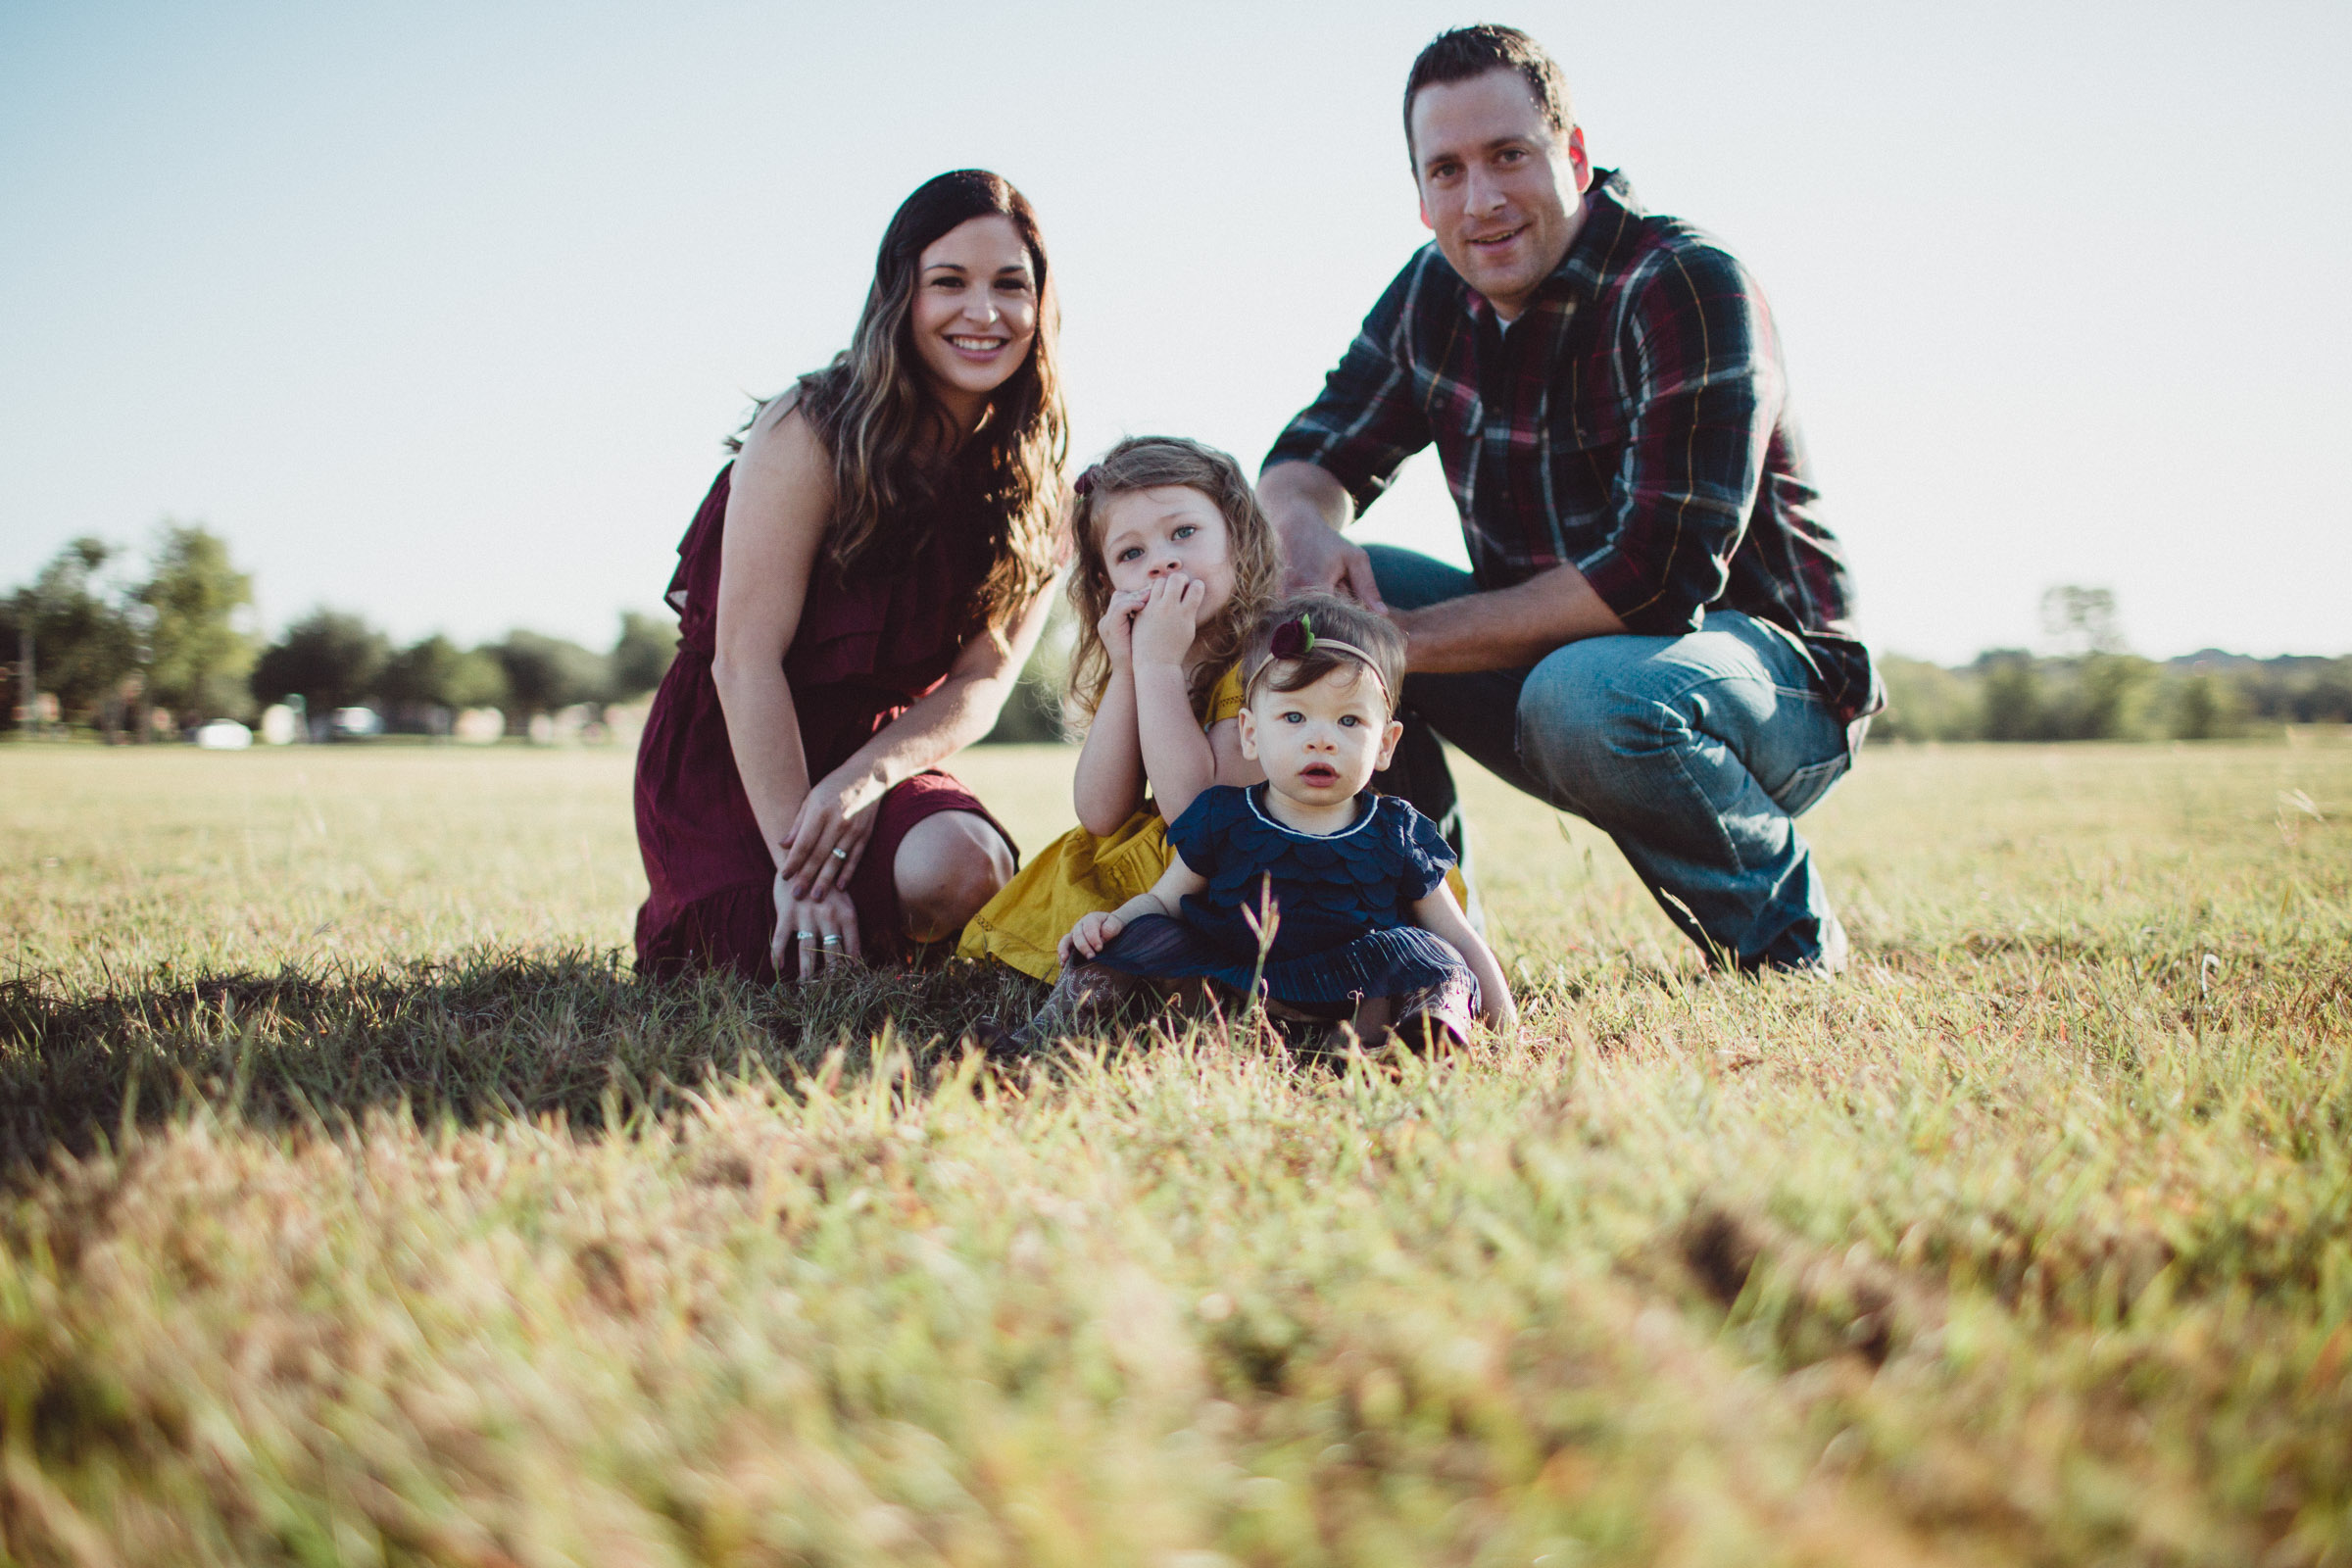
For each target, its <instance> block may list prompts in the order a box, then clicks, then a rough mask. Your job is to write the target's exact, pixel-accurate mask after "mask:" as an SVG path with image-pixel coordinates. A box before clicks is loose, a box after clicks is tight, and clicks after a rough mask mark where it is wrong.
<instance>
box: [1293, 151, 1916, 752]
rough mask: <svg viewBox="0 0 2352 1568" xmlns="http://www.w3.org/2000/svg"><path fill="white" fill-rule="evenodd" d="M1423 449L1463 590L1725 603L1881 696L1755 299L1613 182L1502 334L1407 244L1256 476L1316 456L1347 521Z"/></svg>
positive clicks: (1679, 227)
mask: <svg viewBox="0 0 2352 1568" xmlns="http://www.w3.org/2000/svg"><path fill="white" fill-rule="evenodd" d="M1432 441H1435V442H1436V443H1437V446H1438V456H1439V457H1440V459H1441V460H1442V461H1443V462H1444V464H1445V466H1446V484H1447V485H1448V486H1449V487H1450V488H1451V489H1452V491H1453V499H1454V504H1455V505H1456V506H1457V507H1458V508H1459V509H1460V510H1461V515H1462V533H1463V536H1464V540H1465V542H1466V543H1467V545H1468V547H1469V554H1470V561H1471V566H1472V570H1473V572H1474V573H1475V575H1476V577H1477V580H1478V584H1479V586H1480V587H1481V588H1482V589H1488V590H1492V589H1496V588H1504V587H1508V586H1510V585H1512V584H1514V583H1518V582H1522V581H1524V580H1526V579H1527V578H1529V577H1531V576H1534V575H1535V574H1536V573H1537V572H1540V571H1543V570H1544V569H1546V568H1548V567H1552V566H1556V565H1560V564H1571V565H1574V566H1575V567H1576V568H1577V569H1578V570H1579V571H1581V572H1583V573H1584V575H1585V578H1586V580H1587V581H1588V582H1590V583H1592V585H1593V591H1594V592H1595V593H1597V594H1598V595H1599V596H1600V598H1601V600H1602V602H1603V603H1605V604H1606V605H1608V607H1609V608H1610V609H1611V610H1613V611H1615V612H1616V613H1617V615H1618V617H1619V618H1620V619H1622V620H1623V621H1624V622H1625V624H1626V627H1627V629H1629V630H1631V631H1634V632H1640V633H1649V634H1662V635H1669V636H1671V635H1674V634H1677V633H1681V632H1688V631H1695V630H1697V629H1699V627H1700V626H1701V625H1702V624H1703V623H1704V622H1705V619H1706V613H1707V611H1708V610H1709V609H1710V608H1712V607H1715V606H1722V607H1723V608H1725V609H1730V610H1738V611H1742V612H1744V613H1747V614H1749V615H1752V616H1755V617H1756V618H1757V619H1759V620H1766V621H1770V622H1772V623H1774V624H1775V625H1778V626H1781V627H1784V628H1785V629H1787V630H1788V631H1789V632H1791V633H1793V634H1794V635H1795V636H1796V638H1797V640H1798V641H1799V642H1800V643H1801V644H1802V646H1803V647H1804V649H1805V651H1806V652H1807V653H1808V654H1809V655H1810V656H1811V659H1812V661H1813V666H1814V670H1815V673H1816V675H1817V677H1818V679H1819V682H1820V689H1821V693H1822V695H1823V697H1824V698H1825V699H1826V700H1827V701H1828V702H1829V703H1830V705H1831V706H1832V707H1833V708H1834V709H1836V710H1837V711H1838V713H1839V714H1840V715H1841V716H1843V717H1845V718H1847V719H1849V720H1850V719H1852V718H1855V717H1857V716H1859V715H1862V714H1865V713H1869V712H1873V711H1877V710H1878V709H1879V708H1880V707H1882V706H1883V698H1882V697H1881V695H1880V686H1879V681H1878V677H1877V673H1876V671H1875V670H1874V669H1873V667H1872V664H1871V658H1870V651H1869V649H1868V648H1867V647H1865V646H1864V645H1863V643H1862V641H1861V639H1860V638H1859V637H1858V636H1857V635H1855V633H1854V631H1853V629H1852V627H1851V625H1850V624H1849V623H1848V620H1847V616H1848V613H1849V608H1848V607H1849V605H1850V603H1851V601H1852V598H1853V590H1852V583H1851V581H1850V579H1849V577H1848V575H1847V572H1846V566H1845V560H1844V557H1843V555H1842V553H1841V552H1840V551H1839V549H1838V541H1837V539H1836V537H1835V536H1834V535H1832V534H1831V533H1830V531H1829V530H1828V529H1827V528H1825V527H1824V526H1822V524H1821V523H1820V522H1819V521H1818V520H1817V519H1816V517H1815V515H1814V503H1815V501H1816V499H1817V495H1818V492H1816V491H1815V489H1814V488H1813V483H1812V480H1811V479H1810V478H1809V477H1808V475H1807V472H1806V464H1805V456H1804V448H1803V446H1802V443H1801V441H1800V439H1799V437H1798V434H1797V427H1796V419H1795V417H1794V416H1793V415H1792V414H1791V412H1790V411H1789V397H1788V388H1787V384H1786V379H1785V376H1784V374H1783V371H1782V368H1781V349H1780V340H1779V338H1778V337H1777V335H1776V334H1775V333H1774V330H1773V324H1772V314H1771V312H1770V310H1769V309H1768V308H1767V307H1766V305H1765V303H1764V296H1763V293H1762V292H1761V291H1760V290H1759V289H1758V288H1757V286H1756V283H1755V280H1754V279H1753V278H1751V277H1750V276H1748V274H1747V270H1746V269H1744V268H1742V267H1741V266H1740V264H1739V262H1737V261H1736V260H1734V259H1733V258H1732V256H1731V255H1730V254H1729V253H1728V252H1726V251H1725V250H1724V249H1723V247H1722V246H1720V245H1719V244H1717V243H1716V242H1715V241H1713V240H1711V239H1709V238H1708V237H1707V236H1706V235H1704V234H1703V233H1701V232H1700V231H1699V230H1697V229H1695V228H1693V227H1691V225H1690V224H1688V223H1685V222H1683V221H1680V220H1677V219H1672V218H1662V217H1654V216H1652V215H1650V214H1649V213H1647V212H1645V211H1644V210H1643V209H1642V205H1641V204H1640V202H1639V201H1638V200H1637V199H1636V198H1635V196H1634V193H1633V189H1632V187H1631V186H1629V185H1628V184H1627V183H1626V181H1625V179H1624V177H1623V176H1622V175H1620V174H1617V173H1614V172H1605V171H1604V172H1599V173H1598V174H1597V176H1596V178H1595V180H1594V182H1593V188H1592V190H1591V191H1589V192H1588V193H1587V196H1586V203H1585V219H1584V224H1583V226H1582V227H1581V228H1580V229H1579V230H1578V232H1577V236H1576V239H1575V241H1574V243H1572V244H1571V245H1570V246H1569V247H1568V254H1567V255H1566V256H1565V257H1563V258H1561V261H1560V265H1559V266H1558V267H1557V268H1556V269H1554V270H1553V271H1552V273H1551V275H1550V276H1549V277H1548V278H1546V279H1544V283H1543V284H1542V286H1541V287H1540V288H1539V289H1538V290H1537V293H1536V296H1535V298H1534V299H1532V300H1531V301H1530V302H1529V303H1528V305H1527V308H1526V309H1525V310H1524V311H1523V312H1522V313H1521V314H1520V316H1519V318H1518V319H1517V320H1515V321H1513V322H1511V323H1510V325H1509V329H1508V330H1507V331H1506V330H1504V328H1503V322H1502V320H1501V319H1500V318H1499V317H1497V316H1496V315H1495V308H1494V306H1492V305H1491V304H1489V303H1488V301H1487V299H1486V298H1485V296H1483V295H1481V294H1479V293H1477V292H1476V291H1475V290H1473V289H1472V288H1471V287H1470V286H1469V285H1468V284H1466V283H1464V282H1463V281H1462V278H1461V275H1460V274H1459V273H1457V272H1456V271H1454V270H1453V269H1452V267H1451V266H1449V265H1448V264H1447V263H1446V258H1445V257H1444V256H1443V255H1442V254H1440V252H1439V250H1438V247H1437V246H1436V245H1434V244H1432V245H1428V246H1425V247H1424V248H1423V249H1422V250H1421V251H1420V252H1419V253H1418V254H1416V255H1415V256H1414V257H1413V259H1412V261H1411V262H1409V263H1408V264H1406V266H1405V269H1404V270H1403V271H1402V272H1400V273H1398V274H1397V281H1396V282H1394V283H1392V284H1390V285H1389V289H1388V292H1387V293H1385V294H1383V295H1382V296H1381V299H1380V303H1379V304H1377V305H1375V306H1373V308H1372V314H1371V315H1370V316H1368V317H1366V318H1365V319H1364V325H1363V330H1362V331H1361V332H1360V333H1359V334H1357V336H1356V339H1355V342H1354V343H1353V344H1351V345H1350V346H1349V347H1348V353H1347V355H1346V356H1345V357H1344V358H1343V359H1342V360H1341V361H1340V364H1339V367H1338V368H1336V369H1334V370H1333V371H1332V372H1331V374H1330V376H1329V377H1328V378H1326V380H1325V381H1324V384H1323V393H1322V395H1321V396H1320V397H1318V398H1316V399H1315V401H1314V402H1313V403H1312V404H1311V405H1309V406H1308V407H1307V409H1306V410H1305V411H1304V412H1302V413H1301V414H1299V417H1297V418H1295V419H1293V420H1292V421H1291V423H1290V426H1289V427H1288V428H1287V429H1285V430H1284V431H1283V433H1282V435H1281V437H1280V439H1278V440H1277V441H1276V442H1275V443H1274V449H1273V451H1272V452H1270V453H1269V454H1267V457H1266V462H1267V463H1268V464H1275V463H1287V462H1294V461H1303V462H1307V463H1312V464H1314V465H1315V466H1317V467H1320V468H1322V469H1324V470H1326V471H1327V472H1329V473H1330V474H1331V475H1332V476H1333V477H1335V478H1337V479H1338V480H1339V481H1340V482H1341V483H1342V484H1344V485H1346V486H1347V487H1348V493H1349V494H1350V495H1352V496H1353V497H1354V498H1355V504H1356V506H1357V508H1358V509H1359V510H1360V509H1362V508H1365V507H1368V506H1370V505H1371V504H1372V503H1373V501H1375V500H1376V499H1378V497H1379V496H1380V493H1381V492H1382V491H1383V490H1385V489H1386V488H1388V485H1389V482H1390V481H1391V480H1392V479H1394V478H1395V477H1396V474H1397V469H1398V468H1399V467H1400V466H1403V463H1404V460H1405V459H1407V458H1409V457H1411V456H1412V455H1413V454H1414V453H1415V452H1418V451H1420V450H1421V449H1422V448H1423V447H1425V446H1428V445H1429V444H1430V443H1431V442H1432Z"/></svg>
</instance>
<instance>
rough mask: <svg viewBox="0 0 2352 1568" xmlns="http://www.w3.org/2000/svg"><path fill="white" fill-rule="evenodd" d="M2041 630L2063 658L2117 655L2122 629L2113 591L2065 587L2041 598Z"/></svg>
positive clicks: (2056, 588) (2122, 646) (2109, 589)
mask: <svg viewBox="0 0 2352 1568" xmlns="http://www.w3.org/2000/svg"><path fill="white" fill-rule="evenodd" d="M2041 629H2042V633H2043V635H2045V636H2047V637H2048V638H2049V640H2050V642H2051V645H2052V646H2053V647H2054V648H2055V649H2056V651H2057V652H2058V653H2060V654H2062V655H2064V654H2120V653H2122V652H2123V651H2124V634H2123V628H2122V626H2121V625H2120V624H2119V623H2118V621H2117V619H2116V613H2115V590H2114V589H2112V588H2079V587H2076V586H2075V585H2074V584H2072V583H2064V584H2061V585H2059V586H2058V587H2055V588H2052V589H2049V590H2047V591H2046V592H2044V593H2043V594H2042V596H2041Z"/></svg>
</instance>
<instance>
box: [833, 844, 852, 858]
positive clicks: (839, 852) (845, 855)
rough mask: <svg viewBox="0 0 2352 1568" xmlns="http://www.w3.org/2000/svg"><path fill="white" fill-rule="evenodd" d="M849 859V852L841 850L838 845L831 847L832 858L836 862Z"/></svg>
mask: <svg viewBox="0 0 2352 1568" xmlns="http://www.w3.org/2000/svg"><path fill="white" fill-rule="evenodd" d="M833 858H835V859H836V860H846V859H848V858H850V852H849V851H847V850H845V849H843V848H842V847H841V846H840V845H838V844H836V845H834V846H833Z"/></svg>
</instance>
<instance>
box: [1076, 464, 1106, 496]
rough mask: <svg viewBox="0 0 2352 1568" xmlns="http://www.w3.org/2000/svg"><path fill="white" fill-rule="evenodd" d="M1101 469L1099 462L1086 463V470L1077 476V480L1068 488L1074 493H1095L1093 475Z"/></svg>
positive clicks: (1089, 494)
mask: <svg viewBox="0 0 2352 1568" xmlns="http://www.w3.org/2000/svg"><path fill="white" fill-rule="evenodd" d="M1102 471H1103V465H1101V464H1100V463H1090V464H1088V465H1087V466H1086V471H1085V472H1084V473H1082V474H1080V475H1079V476H1078V478H1077V481H1076V482H1075V483H1073V484H1072V485H1071V486H1070V490H1071V491H1072V493H1074V494H1076V495H1082V496H1091V495H1093V494H1094V493H1095V475H1097V474H1099V473H1101V472H1102Z"/></svg>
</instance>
